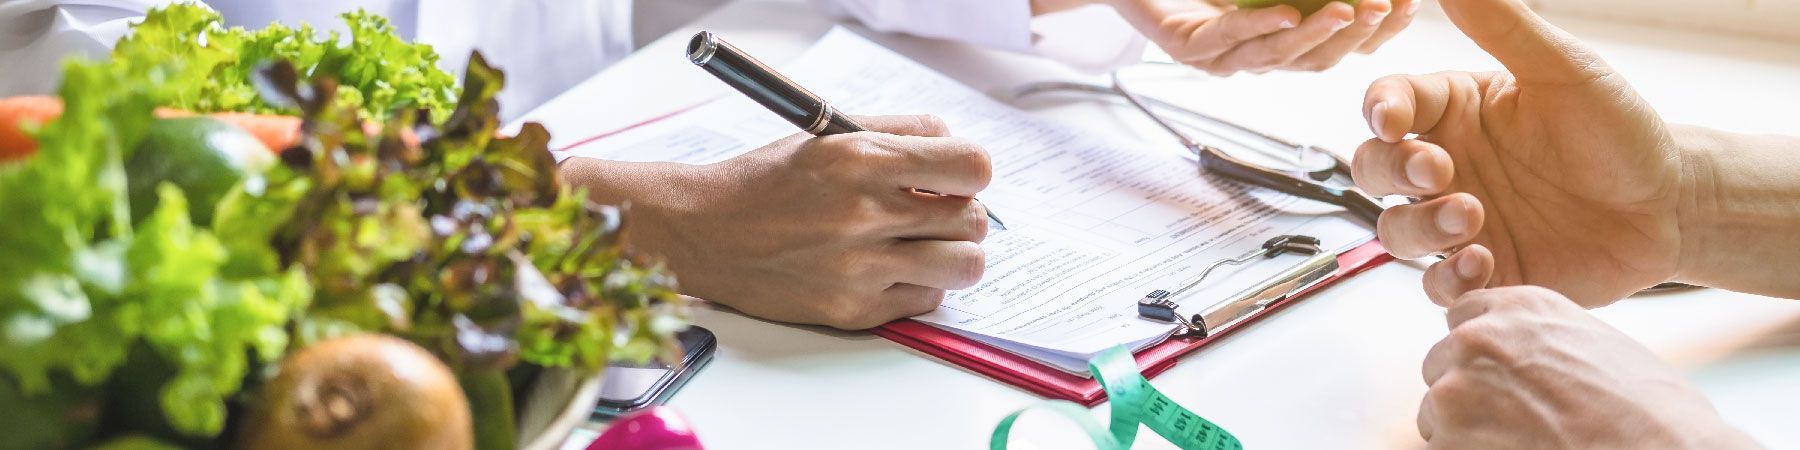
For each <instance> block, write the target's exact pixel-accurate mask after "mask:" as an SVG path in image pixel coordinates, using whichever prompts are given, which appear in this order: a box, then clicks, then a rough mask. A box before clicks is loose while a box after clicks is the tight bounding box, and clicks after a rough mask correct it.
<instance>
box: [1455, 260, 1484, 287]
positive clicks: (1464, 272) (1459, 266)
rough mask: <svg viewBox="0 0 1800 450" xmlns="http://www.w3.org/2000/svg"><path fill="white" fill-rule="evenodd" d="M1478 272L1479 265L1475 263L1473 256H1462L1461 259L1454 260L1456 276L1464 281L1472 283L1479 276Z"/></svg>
mask: <svg viewBox="0 0 1800 450" xmlns="http://www.w3.org/2000/svg"><path fill="white" fill-rule="evenodd" d="M1480 271H1481V263H1480V262H1477V261H1475V255H1474V254H1468V255H1462V258H1461V259H1458V260H1456V276H1458V277H1462V279H1464V280H1470V281H1474V280H1475V279H1476V277H1479V276H1481V273H1480Z"/></svg>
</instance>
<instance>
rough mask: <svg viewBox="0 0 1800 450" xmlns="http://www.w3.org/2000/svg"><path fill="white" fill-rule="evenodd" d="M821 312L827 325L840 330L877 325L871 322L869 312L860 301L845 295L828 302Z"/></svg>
mask: <svg viewBox="0 0 1800 450" xmlns="http://www.w3.org/2000/svg"><path fill="white" fill-rule="evenodd" d="M820 313H821V317H822V318H823V319H824V320H823V322H824V325H825V326H829V327H832V328H837V329H840V330H848V331H856V330H863V329H868V328H869V327H872V326H874V325H875V324H870V323H869V322H870V320H869V318H868V317H867V316H868V314H867V312H866V311H864V308H862V307H861V304H860V303H859V302H856V301H852V300H850V299H848V298H844V297H838V298H836V299H834V300H833V301H830V302H827V303H826V304H825V305H824V309H823V310H821V311H820Z"/></svg>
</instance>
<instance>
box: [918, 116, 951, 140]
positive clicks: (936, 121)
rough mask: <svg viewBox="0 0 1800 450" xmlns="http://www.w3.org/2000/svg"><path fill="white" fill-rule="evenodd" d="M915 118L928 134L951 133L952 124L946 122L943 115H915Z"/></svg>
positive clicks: (947, 134) (943, 134)
mask: <svg viewBox="0 0 1800 450" xmlns="http://www.w3.org/2000/svg"><path fill="white" fill-rule="evenodd" d="M913 120H917V121H918V125H919V130H921V131H923V132H924V133H925V134H926V135H928V136H949V135H950V124H948V123H945V122H944V119H943V118H942V117H938V116H935V115H930V114H926V115H920V116H913Z"/></svg>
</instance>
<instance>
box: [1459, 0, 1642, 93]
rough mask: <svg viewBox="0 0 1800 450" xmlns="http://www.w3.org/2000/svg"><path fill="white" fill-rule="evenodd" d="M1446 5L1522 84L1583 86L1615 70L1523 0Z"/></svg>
mask: <svg viewBox="0 0 1800 450" xmlns="http://www.w3.org/2000/svg"><path fill="white" fill-rule="evenodd" d="M1440 4H1442V5H1443V7H1444V13H1445V14H1446V15H1448V16H1450V21H1451V22H1454V23H1456V28H1458V29H1461V30H1462V32H1463V34H1464V35H1467V36H1469V39H1471V40H1473V41H1475V45H1478V46H1480V47H1481V49H1482V50H1484V51H1487V53H1488V54H1489V55H1493V56H1494V58H1495V59H1498V60H1500V64H1502V65H1505V66H1506V69H1507V71H1509V72H1512V74H1513V76H1515V77H1517V78H1518V79H1519V80H1520V81H1523V82H1536V83H1552V84H1554V83H1578V82H1585V81H1589V80H1592V79H1594V78H1598V77H1601V76H1604V75H1606V74H1608V73H1611V72H1612V69H1611V68H1610V67H1608V66H1607V65H1606V62H1605V61H1602V60H1601V59H1600V56H1599V54H1597V53H1595V52H1594V51H1593V50H1592V49H1590V48H1588V47H1587V45H1585V44H1582V43H1581V41H1580V40H1578V39H1576V38H1575V36H1573V35H1570V34H1569V33H1568V32H1566V31H1563V30H1562V29H1561V28H1557V27H1556V26H1555V25H1551V24H1550V22H1548V21H1545V20H1544V18H1543V17H1539V16H1538V15H1537V13H1535V12H1532V11H1531V8H1530V7H1528V6H1526V5H1525V3H1524V2H1522V1H1520V0H1444V1H1443V2H1440Z"/></svg>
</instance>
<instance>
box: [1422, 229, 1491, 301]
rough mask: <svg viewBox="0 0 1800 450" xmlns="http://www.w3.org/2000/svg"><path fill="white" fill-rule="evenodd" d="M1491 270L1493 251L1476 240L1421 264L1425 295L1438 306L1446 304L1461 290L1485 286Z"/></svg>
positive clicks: (1464, 291)
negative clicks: (1435, 259) (1423, 266)
mask: <svg viewBox="0 0 1800 450" xmlns="http://www.w3.org/2000/svg"><path fill="white" fill-rule="evenodd" d="M1493 274H1494V253H1493V252H1491V251H1488V249H1487V247H1484V246H1481V245H1479V244H1475V245H1470V246H1468V247H1463V249H1462V250H1457V251H1456V253H1455V254H1452V255H1450V257H1449V258H1447V259H1445V260H1443V261H1438V262H1437V263H1435V264H1432V265H1431V267H1427V268H1425V281H1424V283H1425V295H1426V296H1427V297H1430V298H1431V302H1432V303H1436V304H1438V306H1446V307H1448V306H1450V303H1451V302H1453V301H1455V300H1456V298H1457V297H1460V296H1462V295H1463V293H1466V292H1469V291H1473V290H1476V289H1481V288H1483V287H1487V283H1488V280H1490V279H1492V278H1493Z"/></svg>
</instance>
